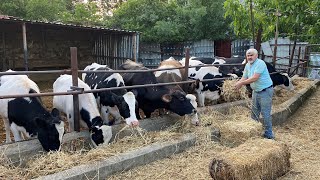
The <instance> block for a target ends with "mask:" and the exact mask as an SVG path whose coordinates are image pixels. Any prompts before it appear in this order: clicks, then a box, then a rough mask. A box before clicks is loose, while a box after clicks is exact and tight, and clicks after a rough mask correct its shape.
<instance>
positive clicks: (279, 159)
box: [209, 139, 290, 180]
mask: <svg viewBox="0 0 320 180" xmlns="http://www.w3.org/2000/svg"><path fill="white" fill-rule="evenodd" d="M289 158H290V152H289V148H288V146H287V145H286V144H283V143H280V142H277V141H274V140H269V139H252V140H249V141H246V142H245V143H244V144H242V145H240V146H238V147H236V148H233V149H228V150H226V151H223V152H221V153H219V154H216V155H215V156H214V157H213V160H212V161H211V163H210V164H209V172H210V175H211V177H212V178H213V179H217V180H220V179H234V180H243V179H276V178H277V177H280V176H282V175H284V174H285V173H287V172H288V171H289V169H290V161H289Z"/></svg>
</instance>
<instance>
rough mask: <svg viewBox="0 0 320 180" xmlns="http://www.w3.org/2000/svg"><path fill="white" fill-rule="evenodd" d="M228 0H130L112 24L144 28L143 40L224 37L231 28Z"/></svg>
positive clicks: (137, 28)
mask: <svg viewBox="0 0 320 180" xmlns="http://www.w3.org/2000/svg"><path fill="white" fill-rule="evenodd" d="M223 2H224V0H216V1H210V0H156V1H155V0H128V2H125V3H123V4H122V5H121V6H120V7H119V8H118V9H117V10H115V11H114V16H113V17H112V18H111V20H110V21H109V22H108V26H111V27H114V28H121V29H128V30H136V31H140V32H142V36H141V37H142V40H143V41H153V42H160V43H161V42H179V41H187V40H199V39H212V40H216V39H224V38H226V37H227V36H228V33H229V29H228V26H227V24H228V23H226V21H225V19H224V17H223V15H224V11H223Z"/></svg>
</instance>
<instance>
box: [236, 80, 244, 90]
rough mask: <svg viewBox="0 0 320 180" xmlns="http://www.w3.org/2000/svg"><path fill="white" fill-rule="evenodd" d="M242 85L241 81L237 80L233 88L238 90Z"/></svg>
mask: <svg viewBox="0 0 320 180" xmlns="http://www.w3.org/2000/svg"><path fill="white" fill-rule="evenodd" d="M242 86H243V84H242V81H238V82H237V83H236V84H235V85H234V88H235V89H236V90H239V89H240V88H241V87H242Z"/></svg>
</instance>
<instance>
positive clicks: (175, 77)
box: [154, 57, 199, 125]
mask: <svg viewBox="0 0 320 180" xmlns="http://www.w3.org/2000/svg"><path fill="white" fill-rule="evenodd" d="M180 67H183V66H182V65H181V63H180V62H178V61H176V60H175V59H174V58H172V57H171V58H169V59H167V60H164V61H162V62H161V63H160V65H159V66H158V68H157V69H166V68H180ZM184 73H185V70H184V69H172V70H163V71H155V73H154V74H155V76H156V78H157V81H158V82H159V83H168V82H181V81H182V76H183V74H184ZM192 86H195V85H194V83H191V84H188V85H187V87H188V89H187V91H191V90H192V89H194V88H192ZM166 87H168V88H169V89H174V90H179V91H183V85H181V84H180V85H168V86H166ZM186 93H188V92H186ZM186 97H187V98H188V99H189V100H190V102H191V104H192V105H193V107H194V108H195V109H197V107H198V105H197V101H196V97H195V96H194V95H193V94H187V95H186ZM190 119H191V123H192V124H194V125H198V124H199V118H198V113H195V114H193V115H190Z"/></svg>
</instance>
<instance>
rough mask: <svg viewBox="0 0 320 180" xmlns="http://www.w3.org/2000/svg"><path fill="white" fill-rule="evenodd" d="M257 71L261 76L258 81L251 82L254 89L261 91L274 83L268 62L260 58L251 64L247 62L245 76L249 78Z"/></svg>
mask: <svg viewBox="0 0 320 180" xmlns="http://www.w3.org/2000/svg"><path fill="white" fill-rule="evenodd" d="M255 73H256V74H260V77H259V78H258V80H257V81H255V82H253V83H251V84H250V86H251V88H252V89H253V90H254V91H256V92H259V91H261V90H263V89H265V88H267V87H269V86H271V85H272V84H273V82H272V80H271V78H270V75H269V71H268V69H267V65H266V63H265V62H264V61H263V60H261V59H258V58H257V59H256V60H255V61H254V62H253V64H250V63H249V62H248V63H247V64H246V66H245V68H244V71H243V77H244V78H245V79H248V78H251V77H252V76H253V74H255Z"/></svg>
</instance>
